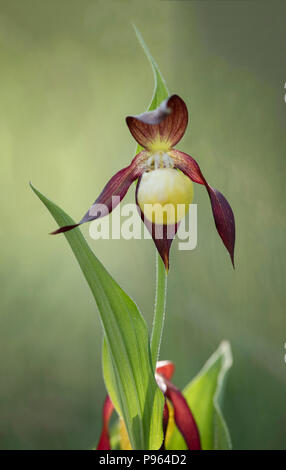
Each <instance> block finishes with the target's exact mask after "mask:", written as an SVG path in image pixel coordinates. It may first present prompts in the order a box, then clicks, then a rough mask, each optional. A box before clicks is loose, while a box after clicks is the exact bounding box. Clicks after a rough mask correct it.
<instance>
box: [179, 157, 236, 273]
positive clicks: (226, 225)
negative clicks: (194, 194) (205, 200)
mask: <svg viewBox="0 0 286 470" xmlns="http://www.w3.org/2000/svg"><path fill="white" fill-rule="evenodd" d="M170 153H171V155H172V157H173V159H174V163H175V167H176V168H178V169H179V170H181V171H182V172H183V173H185V175H187V176H188V177H189V178H190V179H191V180H192V181H194V182H195V183H198V184H203V185H204V186H205V187H206V189H207V192H208V195H209V198H210V201H211V206H212V211H213V216H214V221H215V225H216V228H217V231H218V234H219V236H220V237H221V239H222V241H223V243H224V245H225V247H226V249H227V251H228V252H229V254H230V258H231V262H232V264H233V267H234V245H235V220H234V215H233V212H232V209H231V207H230V205H229V203H228V201H227V200H226V198H225V197H224V195H223V194H221V193H220V192H219V191H218V190H217V189H214V188H212V187H211V186H210V185H209V184H208V182H207V181H206V179H205V177H204V176H203V174H202V172H201V169H200V167H199V165H198V163H197V162H196V160H194V159H193V158H192V157H191V156H190V155H188V154H186V153H184V152H180V151H179V150H175V149H173V150H172V151H171V152H170Z"/></svg>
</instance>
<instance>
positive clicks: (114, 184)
mask: <svg viewBox="0 0 286 470" xmlns="http://www.w3.org/2000/svg"><path fill="white" fill-rule="evenodd" d="M146 159H147V155H146V152H145V151H143V152H140V153H138V155H136V157H134V158H133V160H132V162H131V164H130V165H129V166H127V167H126V168H123V169H122V170H120V171H118V173H116V174H115V175H114V176H113V177H112V178H111V180H109V182H108V183H107V184H106V186H105V187H104V189H103V191H102V192H101V193H100V195H99V196H98V198H97V199H96V201H95V202H94V203H93V205H92V206H91V208H90V209H89V210H88V211H87V213H86V214H85V215H84V217H83V218H82V219H81V220H80V222H79V223H78V224H76V225H67V226H65V227H60V228H59V229H57V230H55V231H54V232H52V235H56V234H57V233H62V232H67V231H69V230H72V229H73V228H75V227H78V226H79V225H81V224H84V223H85V222H90V221H92V220H95V219H99V218H100V217H104V216H105V215H108V214H109V213H110V212H111V211H112V210H113V209H115V207H116V206H117V205H118V204H119V203H120V201H121V200H122V199H123V198H124V196H125V194H126V193H127V191H128V189H129V187H130V185H131V184H132V183H133V181H135V180H136V179H137V178H139V177H140V176H141V175H142V173H143V172H144V170H145V169H146Z"/></svg>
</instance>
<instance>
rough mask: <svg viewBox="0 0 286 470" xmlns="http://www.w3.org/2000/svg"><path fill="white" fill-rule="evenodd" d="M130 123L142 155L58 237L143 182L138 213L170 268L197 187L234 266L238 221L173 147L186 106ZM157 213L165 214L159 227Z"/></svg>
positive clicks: (166, 105) (171, 103)
mask: <svg viewBox="0 0 286 470" xmlns="http://www.w3.org/2000/svg"><path fill="white" fill-rule="evenodd" d="M126 122H127V125H128V127H129V130H130V132H131V134H132V135H133V137H134V138H135V140H136V141H137V142H138V144H139V145H140V146H141V147H143V150H142V151H141V152H140V153H138V154H137V155H136V156H135V157H134V159H133V160H132V162H131V164H130V165H129V166H127V167H126V168H123V169H122V170H120V171H119V172H118V173H116V174H115V175H114V176H113V177H112V178H111V180H110V181H109V182H108V183H107V185H106V186H105V188H104V189H103V191H102V193H101V194H100V195H99V196H98V198H97V199H96V201H95V202H94V204H93V205H92V207H91V208H90V209H89V211H88V212H87V213H86V214H85V216H84V217H83V218H82V219H81V221H80V222H79V223H78V224H76V225H69V226H65V227H61V228H59V229H58V230H56V231H55V232H53V233H54V234H56V233H61V232H66V231H68V230H71V229H73V228H74V227H77V226H78V225H81V224H83V223H85V222H90V221H91V220H95V219H98V218H99V217H103V216H104V215H107V214H109V213H110V212H111V211H112V210H113V209H114V208H115V207H116V205H117V204H118V203H119V202H120V201H121V200H122V199H123V197H124V196H125V194H126V193H127V191H128V189H129V187H130V185H131V184H132V183H133V182H134V181H135V180H138V182H137V188H136V203H137V206H138V210H139V212H140V215H141V218H142V220H143V221H144V223H145V225H146V226H147V228H148V230H149V232H150V233H151V235H152V238H153V240H154V242H155V245H156V247H157V249H158V251H159V253H160V256H161V258H162V259H163V261H164V263H165V266H166V269H168V267H169V251H170V246H171V243H172V240H173V238H174V236H175V234H176V232H177V229H178V225H179V223H180V220H181V219H182V217H183V216H184V215H185V212H186V209H184V207H186V208H188V206H189V204H190V203H191V202H192V198H193V184H192V182H195V183H198V184H202V185H204V186H205V187H206V190H207V192H208V195H209V198H210V202H211V206H212V212H213V216H214V221H215V225H216V228H217V231H218V233H219V235H220V237H221V239H222V241H223V243H224V245H225V247H226V249H227V250H228V252H229V254H230V257H231V261H232V263H233V264H234V243H235V221H234V215H233V212H232V209H231V207H230V205H229V203H228V202H227V200H226V199H225V197H224V196H223V195H222V194H221V193H220V192H219V191H217V190H216V189H214V188H212V187H211V186H210V185H209V184H208V183H207V181H206V179H205V177H204V176H203V174H202V172H201V170H200V167H199V165H198V164H197V162H196V161H195V160H194V159H193V158H192V157H191V156H190V155H187V154H186V153H183V152H181V151H179V150H176V149H175V148H174V146H175V145H176V144H177V143H178V142H179V141H180V140H181V138H182V137H183V135H184V133H185V130H186V127H187V124H188V110H187V107H186V105H185V103H184V101H183V100H182V99H181V98H180V97H179V96H177V95H172V96H171V97H170V98H168V99H167V100H165V101H163V102H162V103H161V105H160V106H159V107H158V108H157V109H155V110H154V111H148V112H146V113H143V114H140V115H138V116H129V117H127V118H126ZM115 196H117V198H115ZM114 201H115V204H114ZM182 207H183V209H182ZM158 208H159V209H161V214H163V215H162V216H161V218H160V220H159V222H158V218H157V216H158V212H159V215H160V211H158ZM180 209H181V210H180Z"/></svg>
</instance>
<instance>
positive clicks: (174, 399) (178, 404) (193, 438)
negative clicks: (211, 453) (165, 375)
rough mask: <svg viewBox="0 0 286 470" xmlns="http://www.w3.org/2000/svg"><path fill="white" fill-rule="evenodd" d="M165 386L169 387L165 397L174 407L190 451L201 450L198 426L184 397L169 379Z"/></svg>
mask: <svg viewBox="0 0 286 470" xmlns="http://www.w3.org/2000/svg"><path fill="white" fill-rule="evenodd" d="M165 384H166V386H167V389H166V392H165V396H166V397H167V398H168V399H169V400H170V402H171V403H172V405H173V407H174V419H175V423H176V425H177V428H178V429H179V431H180V432H181V434H182V436H183V438H184V439H185V442H186V444H187V446H188V449H190V450H200V449H201V441H200V434H199V430H198V426H197V424H196V421H195V419H194V417H193V415H192V413H191V410H190V408H189V405H188V403H187V401H186V399H185V397H184V395H183V394H182V393H181V392H180V390H179V389H178V388H177V387H175V385H173V384H172V383H171V382H169V381H168V380H167V379H166V380H165Z"/></svg>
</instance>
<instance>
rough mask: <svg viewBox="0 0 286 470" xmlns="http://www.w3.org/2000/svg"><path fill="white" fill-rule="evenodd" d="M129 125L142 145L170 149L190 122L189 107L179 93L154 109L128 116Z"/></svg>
mask: <svg viewBox="0 0 286 470" xmlns="http://www.w3.org/2000/svg"><path fill="white" fill-rule="evenodd" d="M126 123H127V126H128V127H129V130H130V132H131V134H132V135H133V137H134V139H135V140H136V141H137V142H138V144H140V145H141V146H142V147H144V148H146V149H148V150H152V149H153V148H154V146H158V147H160V146H161V147H162V146H163V148H164V146H165V149H169V148H171V147H173V146H174V145H176V144H177V143H178V142H179V141H180V140H181V138H182V137H183V135H184V133H185V130H186V127H187V124H188V109H187V106H186V105H185V103H184V101H183V100H182V99H181V98H180V97H179V96H178V95H172V96H170V98H168V99H167V100H165V101H163V103H161V105H160V106H159V107H158V108H157V109H155V110H154V111H147V112H146V113H143V114H139V115H138V116H128V117H127V118H126Z"/></svg>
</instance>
